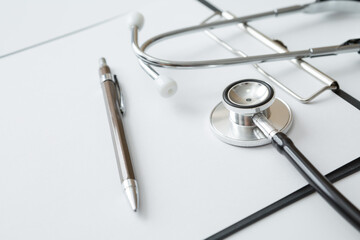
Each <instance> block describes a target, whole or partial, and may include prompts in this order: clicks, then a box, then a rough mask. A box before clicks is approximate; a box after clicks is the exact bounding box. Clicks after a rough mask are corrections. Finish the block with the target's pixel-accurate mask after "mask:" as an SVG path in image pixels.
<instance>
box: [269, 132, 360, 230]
mask: <svg viewBox="0 0 360 240" xmlns="http://www.w3.org/2000/svg"><path fill="white" fill-rule="evenodd" d="M272 143H273V145H274V146H275V147H276V148H277V150H278V151H279V152H280V153H281V154H283V155H285V156H286V157H287V158H288V159H289V160H290V162H291V163H292V164H293V165H294V166H295V167H296V169H297V170H298V171H299V172H300V173H301V174H302V176H303V177H304V178H305V179H306V180H307V181H308V182H309V184H310V185H311V186H312V187H313V188H314V189H315V190H316V191H317V192H318V193H319V194H320V195H321V196H322V197H323V198H324V199H325V200H326V201H327V202H328V203H329V204H330V205H331V206H332V207H333V208H334V209H335V210H336V211H337V212H338V213H339V214H340V215H341V216H343V217H344V218H345V219H346V220H347V221H348V222H349V223H350V224H351V225H353V226H354V227H355V228H356V229H357V230H358V231H360V211H359V209H357V208H356V207H355V206H354V205H353V204H352V203H351V202H350V201H349V200H348V199H346V198H345V197H344V196H343V195H342V194H341V193H340V192H339V191H338V190H337V189H336V188H335V187H334V185H332V183H331V182H330V181H329V180H328V179H326V178H325V177H324V176H323V175H322V174H321V173H320V172H319V171H318V170H317V169H316V168H315V167H314V166H313V165H312V164H311V163H310V161H309V160H308V159H307V158H306V157H305V156H304V155H303V154H302V153H301V152H300V151H299V150H298V149H297V148H296V147H295V145H294V143H293V142H292V141H291V139H290V138H288V137H287V136H286V135H285V134H284V133H281V132H279V133H277V134H275V135H274V136H273V138H272Z"/></svg>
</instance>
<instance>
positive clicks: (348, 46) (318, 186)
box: [128, 0, 360, 231]
mask: <svg viewBox="0 0 360 240" xmlns="http://www.w3.org/2000/svg"><path fill="white" fill-rule="evenodd" d="M328 10H343V11H358V12H359V11H360V4H359V1H352V0H331V1H326V0H325V1H322V0H320V1H316V2H314V3H310V4H305V5H298V6H292V7H287V8H282V9H277V10H274V11H270V12H264V13H259V14H254V15H250V16H245V17H240V18H233V19H230V20H225V21H217V22H213V23H205V24H202V25H199V26H192V27H187V28H182V29H178V30H173V31H170V32H167V33H163V34H160V35H157V36H155V37H152V38H150V39H149V40H147V41H145V43H144V44H143V45H142V46H141V47H140V46H139V43H138V31H139V30H140V29H141V27H142V25H143V22H144V19H143V16H142V15H141V14H139V13H133V14H132V15H130V17H129V20H128V23H129V26H130V29H131V33H132V46H133V50H134V52H135V55H136V56H137V58H138V60H139V64H140V66H141V67H142V68H143V69H144V70H145V72H147V73H148V74H149V76H150V77H151V78H152V79H154V80H155V82H156V84H157V87H158V90H159V92H160V94H161V95H162V96H163V97H169V96H172V95H173V94H175V92H176V90H177V84H176V82H175V81H174V80H172V79H171V78H169V77H167V76H162V75H160V74H159V73H157V72H156V71H155V70H154V69H153V67H165V68H177V69H179V68H180V69H189V68H204V67H218V66H227V65H233V64H245V63H247V64H249V63H252V64H257V63H262V62H268V61H276V60H291V59H302V58H308V57H317V56H327V55H334V54H340V53H346V52H353V51H356V52H358V51H359V49H360V41H359V40H358V39H355V40H349V41H347V42H345V44H341V45H336V46H326V47H320V48H310V49H307V50H301V51H294V52H290V51H284V52H282V53H278V54H267V55H258V56H250V57H248V56H246V57H244V56H242V57H236V58H229V59H217V60H203V61H173V60H164V59H159V58H156V57H154V56H151V55H149V54H147V53H146V52H145V50H147V49H148V47H149V46H151V45H154V43H156V42H158V41H160V40H164V39H166V38H169V37H174V36H176V35H179V34H185V33H190V32H194V31H200V30H206V29H213V28H218V27H221V26H225V25H230V24H239V23H244V24H245V23H247V22H249V21H253V20H256V19H260V18H264V17H269V16H278V15H283V14H286V13H294V12H299V11H302V12H310V13H311V12H322V11H328ZM331 87H336V85H329V88H331ZM317 94H318V93H317ZM291 123H292V113H291V110H290V108H289V106H288V105H287V104H286V103H285V102H284V101H282V100H280V99H278V98H275V93H274V90H273V88H272V87H271V86H270V85H269V84H268V83H266V82H264V81H261V80H255V79H245V80H241V81H237V82H235V83H232V84H230V85H229V86H228V87H226V88H225V90H224V92H223V97H222V102H221V103H219V104H218V105H217V106H216V107H215V108H214V109H213V111H212V112H211V115H210V126H211V129H212V131H213V132H214V134H215V135H216V136H217V137H218V138H219V139H220V140H221V141H223V142H225V143H228V144H231V145H235V146H241V147H255V146H261V145H266V144H269V143H272V144H273V145H274V146H275V147H276V148H277V149H278V151H279V152H280V153H282V154H283V155H285V156H286V157H287V158H288V159H289V160H290V162H291V163H292V164H293V165H294V166H295V167H296V169H298V171H299V172H300V173H301V174H302V175H303V177H304V178H305V179H306V180H307V181H308V182H309V183H310V185H311V186H312V187H313V188H314V189H315V190H316V191H317V192H318V193H319V194H320V195H321V196H322V197H323V198H324V199H325V200H326V201H327V202H328V203H329V204H330V205H331V206H332V207H333V208H334V209H335V210H336V211H337V212H338V213H339V214H340V215H342V216H343V217H344V218H345V219H346V220H347V221H348V222H349V223H351V224H352V225H353V226H354V227H355V228H356V229H357V230H358V231H360V211H359V210H358V209H357V208H356V207H355V206H354V205H353V204H352V203H351V202H350V201H349V200H347V199H346V198H345V197H344V196H343V195H342V194H341V193H340V192H339V191H338V190H337V189H336V188H335V187H334V186H333V185H332V184H331V182H330V181H328V180H327V179H326V178H325V177H324V176H323V175H322V174H321V173H320V172H319V171H318V170H317V169H316V168H315V167H314V166H313V165H312V164H311V163H310V162H309V160H308V159H307V158H306V157H305V156H304V155H303V154H302V153H301V152H300V151H299V150H298V149H297V148H296V147H295V145H294V144H293V142H292V141H291V140H290V139H289V138H288V137H287V136H286V134H285V133H286V132H287V131H288V129H289V128H290V126H291Z"/></svg>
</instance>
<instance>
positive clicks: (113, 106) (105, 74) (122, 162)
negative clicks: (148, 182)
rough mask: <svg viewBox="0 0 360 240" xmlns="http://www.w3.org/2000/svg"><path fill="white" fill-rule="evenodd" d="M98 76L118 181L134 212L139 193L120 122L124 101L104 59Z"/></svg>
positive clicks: (122, 126) (137, 204) (101, 60)
mask: <svg viewBox="0 0 360 240" xmlns="http://www.w3.org/2000/svg"><path fill="white" fill-rule="evenodd" d="M99 75H100V82H101V86H102V90H103V94H104V98H105V105H106V111H107V114H108V119H109V124H110V128H111V135H112V140H113V144H114V148H115V155H116V162H117V166H118V171H119V175H120V181H121V184H122V186H123V188H124V191H125V195H126V197H127V198H128V200H129V203H130V206H131V208H132V210H134V211H135V212H136V210H137V209H138V206H139V191H138V186H137V182H136V180H135V175H134V170H133V167H132V164H131V158H130V153H129V149H128V145H127V142H126V138H125V131H124V125H123V121H122V117H123V114H124V112H125V111H124V110H125V108H124V101H123V97H122V93H121V89H120V87H119V83H118V81H117V79H116V76H115V77H114V78H113V76H112V74H111V71H110V68H109V66H108V65H107V64H106V60H105V58H101V59H100V69H99Z"/></svg>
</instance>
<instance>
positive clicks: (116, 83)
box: [114, 75, 125, 115]
mask: <svg viewBox="0 0 360 240" xmlns="http://www.w3.org/2000/svg"><path fill="white" fill-rule="evenodd" d="M114 82H115V86H116V93H117V95H118V100H119V103H120V106H119V107H120V112H121V114H122V115H124V114H125V104H124V95H123V93H122V91H121V88H120V84H119V81H118V79H117V76H116V75H114Z"/></svg>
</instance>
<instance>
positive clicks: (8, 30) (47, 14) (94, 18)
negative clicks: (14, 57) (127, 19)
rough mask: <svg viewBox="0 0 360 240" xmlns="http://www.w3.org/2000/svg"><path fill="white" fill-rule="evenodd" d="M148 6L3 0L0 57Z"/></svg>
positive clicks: (109, 0) (140, 0) (141, 1)
mask: <svg viewBox="0 0 360 240" xmlns="http://www.w3.org/2000/svg"><path fill="white" fill-rule="evenodd" d="M153 2H154V1H153ZM147 4H148V1H145V0H132V1H125V0H102V1H99V0H87V1H85V0H62V1H46V0H31V1H24V0H11V1H10V0H7V1H2V2H1V5H0V6H1V7H0V30H1V38H0V57H1V56H3V55H5V54H8V53H11V52H14V51H16V50H18V49H21V48H25V47H28V46H31V45H34V44H37V43H39V42H42V41H46V40H49V39H52V38H55V37H58V36H61V35H64V34H67V33H69V32H71V31H76V30H78V29H82V28H84V27H87V26H89V25H92V24H95V23H97V22H99V21H103V20H105V19H108V18H111V17H114V16H118V15H126V13H128V12H129V11H130V10H134V9H137V8H138V7H139V6H141V5H147Z"/></svg>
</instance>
